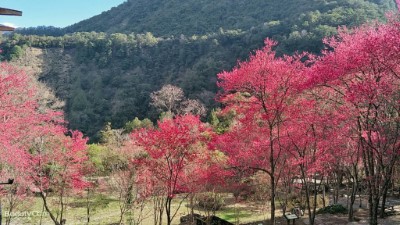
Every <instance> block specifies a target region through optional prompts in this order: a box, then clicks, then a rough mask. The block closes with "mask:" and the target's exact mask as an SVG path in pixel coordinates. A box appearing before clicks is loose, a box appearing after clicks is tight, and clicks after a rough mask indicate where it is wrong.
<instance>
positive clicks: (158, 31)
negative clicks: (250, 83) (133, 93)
mask: <svg viewBox="0 0 400 225" xmlns="http://www.w3.org/2000/svg"><path fill="white" fill-rule="evenodd" d="M375 3H378V4H381V5H384V6H383V8H387V7H390V6H391V5H393V1H387V0H370V1H363V0H350V1H349V0H336V1H332V0H311V1H310V0H295V1H293V0H281V1H266V0H219V1H210V0H201V1H199V0H185V1H183V2H182V1H179V0H169V1H165V0H128V1H126V2H125V3H123V4H122V5H120V6H118V7H115V8H113V9H111V10H109V11H107V12H104V13H102V14H100V15H98V16H95V17H92V18H90V19H88V20H85V21H82V22H79V23H77V24H74V25H72V26H70V27H67V28H66V31H68V32H76V31H97V32H111V33H114V32H121V31H124V32H135V33H145V32H152V33H154V34H155V35H156V36H166V35H180V34H184V35H193V34H197V35H199V34H205V33H211V32H215V31H216V30H218V29H219V28H223V29H225V30H234V29H242V30H249V29H251V28H253V27H257V26H260V25H261V26H262V25H264V23H268V22H270V21H279V22H280V23H281V24H285V25H288V24H293V21H296V20H298V19H300V20H303V21H304V22H306V21H307V22H308V24H306V23H303V24H302V26H304V27H309V26H313V25H314V24H316V23H317V24H323V25H327V26H332V25H333V26H334V27H336V25H338V24H348V25H355V24H358V23H359V22H361V21H365V19H366V18H368V17H370V16H371V15H372V14H375V15H372V16H374V17H372V18H377V17H378V16H379V14H380V13H382V11H381V10H382V9H378V8H377V7H376V5H375ZM310 13H311V14H310ZM370 18H371V17H370ZM318 20H323V22H322V21H318ZM286 28H290V26H289V27H286Z"/></svg>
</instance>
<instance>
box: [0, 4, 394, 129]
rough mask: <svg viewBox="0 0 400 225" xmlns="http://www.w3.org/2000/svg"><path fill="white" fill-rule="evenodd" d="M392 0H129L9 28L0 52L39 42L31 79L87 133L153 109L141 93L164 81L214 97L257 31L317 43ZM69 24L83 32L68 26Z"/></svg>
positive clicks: (254, 44) (284, 47)
mask: <svg viewBox="0 0 400 225" xmlns="http://www.w3.org/2000/svg"><path fill="white" fill-rule="evenodd" d="M393 7H394V3H393V2H392V1H391V0H371V1H361V0H338V1H330V0H329V1H328V0H313V1H305V0H296V1H295V2H293V1H288V0H281V1H265V0H252V1H251V3H250V2H249V1H244V0H233V1H232V0H221V1H211V0H202V1H198V0H196V1H195V0H187V1H185V3H184V4H183V3H182V2H181V1H176V0H169V1H160V0H152V1H147V0H146V1H144V0H134V1H133V0H132V1H131V0H130V1H127V2H125V3H123V4H122V5H120V6H118V7H115V8H113V9H111V10H109V11H107V12H104V13H102V14H100V15H98V16H95V17H93V18H91V19H88V20H85V21H82V22H80V23H78V24H75V25H73V26H70V27H67V28H65V29H62V30H60V29H58V28H52V27H49V28H46V27H39V28H37V29H33V28H29V29H24V30H22V31H21V33H24V34H35V35H22V34H18V33H15V34H13V35H11V36H10V37H9V38H8V39H6V40H5V41H3V43H2V44H1V48H2V50H3V56H2V57H3V58H5V59H7V60H13V59H17V58H19V57H21V55H23V52H24V50H26V49H28V48H29V47H36V48H40V49H44V50H45V52H46V53H47V55H46V54H45V55H44V60H45V61H46V62H47V64H48V68H49V69H48V70H46V71H43V73H42V74H40V75H39V79H40V80H41V81H43V82H45V83H46V84H47V85H48V86H50V87H51V88H52V89H53V90H54V91H55V92H56V95H57V96H58V97H59V98H61V99H63V100H66V108H65V111H66V115H67V120H68V121H69V124H70V128H72V129H79V130H81V131H83V132H84V133H85V134H86V135H88V136H90V137H95V136H96V134H98V131H99V130H101V129H102V127H103V126H104V125H105V124H106V122H111V124H112V126H113V127H115V128H122V127H124V125H125V123H126V122H127V121H130V120H132V119H133V118H134V117H138V118H141V119H143V118H150V119H153V120H154V119H156V118H158V116H159V115H158V113H157V112H156V110H154V109H153V108H151V107H150V106H149V101H150V93H151V92H153V91H156V90H159V89H160V87H161V86H162V85H163V84H174V85H177V86H179V87H181V88H183V90H184V92H185V93H186V95H187V96H188V98H191V99H199V100H200V101H201V102H202V103H204V104H205V105H206V106H207V107H208V108H212V107H215V103H214V97H215V93H216V92H217V87H216V74H217V73H218V72H220V71H222V70H229V69H231V68H232V66H234V65H235V62H236V60H238V59H245V58H246V57H247V56H248V54H249V52H251V51H252V50H254V49H257V48H260V47H261V46H262V45H263V40H264V38H266V37H272V38H273V39H275V40H277V41H279V43H280V45H279V46H278V49H277V51H278V52H279V53H280V54H282V53H289V54H290V53H293V52H294V51H304V50H306V51H311V52H319V50H320V49H321V48H322V47H323V46H322V42H321V39H322V38H323V37H324V36H330V35H333V34H335V32H336V28H337V27H338V26H340V25H348V26H354V25H358V24H360V23H363V22H365V21H368V20H372V19H376V18H383V14H384V11H385V10H387V9H389V8H393ZM76 31H92V32H77V33H68V32H76ZM93 31H96V32H93ZM60 32H61V33H64V34H65V33H67V34H65V35H63V36H60V35H61V33H60ZM103 32H105V33H103ZM112 32H120V33H112ZM133 32H134V33H133ZM46 34H51V35H55V36H46ZM52 51H53V52H57V55H58V58H55V57H54V54H48V53H49V52H52ZM66 56H69V58H71V60H70V61H68V63H69V64H68V63H66V62H64V61H65V59H66ZM63 60H64V61H63ZM60 64H63V65H60ZM67 64H68V65H67ZM221 129H223V128H221Z"/></svg>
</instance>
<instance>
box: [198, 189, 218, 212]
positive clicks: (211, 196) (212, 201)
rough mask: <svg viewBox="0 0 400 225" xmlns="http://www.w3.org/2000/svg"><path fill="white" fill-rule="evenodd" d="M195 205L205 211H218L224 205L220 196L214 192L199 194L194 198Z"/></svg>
mask: <svg viewBox="0 0 400 225" xmlns="http://www.w3.org/2000/svg"><path fill="white" fill-rule="evenodd" d="M196 201H197V205H198V206H199V207H201V208H204V209H207V210H213V211H214V210H219V209H221V207H222V206H224V205H225V201H224V198H223V196H222V194H219V193H214V192H205V193H200V194H198V195H197V196H196Z"/></svg>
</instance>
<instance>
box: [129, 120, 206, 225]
mask: <svg viewBox="0 0 400 225" xmlns="http://www.w3.org/2000/svg"><path fill="white" fill-rule="evenodd" d="M207 133H208V128H207V127H206V126H205V125H204V124H203V123H202V122H201V121H200V120H199V118H198V117H196V116H192V115H185V116H177V117H176V118H174V119H164V120H163V121H159V122H158V127H157V128H147V129H146V128H144V129H141V130H136V131H134V132H133V133H132V139H133V141H134V143H135V145H136V146H139V147H142V148H143V149H144V151H145V153H146V154H145V155H144V156H145V157H144V158H142V159H140V158H139V159H136V160H135V161H134V163H139V164H141V165H142V167H143V168H142V175H144V176H141V177H142V178H141V179H144V178H146V177H153V178H154V179H150V180H148V179H147V180H145V181H144V182H147V183H148V185H149V186H151V188H152V189H153V192H154V194H155V195H161V196H163V197H164V198H163V199H164V201H165V202H164V201H162V202H163V203H164V206H165V213H166V216H167V224H168V225H170V224H171V222H172V220H173V218H174V217H175V215H176V213H177V210H175V211H174V212H173V211H172V208H171V203H172V200H173V199H174V198H175V196H176V194H177V193H182V192H188V191H189V185H188V183H189V181H192V179H193V177H195V176H196V174H193V173H192V171H191V170H190V168H191V164H192V163H194V162H195V161H196V160H197V159H198V158H200V155H199V153H200V151H199V150H201V149H203V148H204V147H205V146H206V145H205V141H206V140H207ZM181 203H182V202H181ZM178 208H179V207H178ZM161 212H162V211H161ZM161 219H162V217H161V216H160V217H159V219H158V221H157V222H158V223H159V224H162V221H161Z"/></svg>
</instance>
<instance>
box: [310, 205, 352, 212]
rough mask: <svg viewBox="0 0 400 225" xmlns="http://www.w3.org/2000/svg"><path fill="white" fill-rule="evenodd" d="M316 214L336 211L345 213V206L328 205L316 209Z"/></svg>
mask: <svg viewBox="0 0 400 225" xmlns="http://www.w3.org/2000/svg"><path fill="white" fill-rule="evenodd" d="M317 213H318V214H324V213H330V214H338V213H347V208H346V207H344V206H342V205H330V206H327V207H325V208H322V209H318V211H317Z"/></svg>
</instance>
